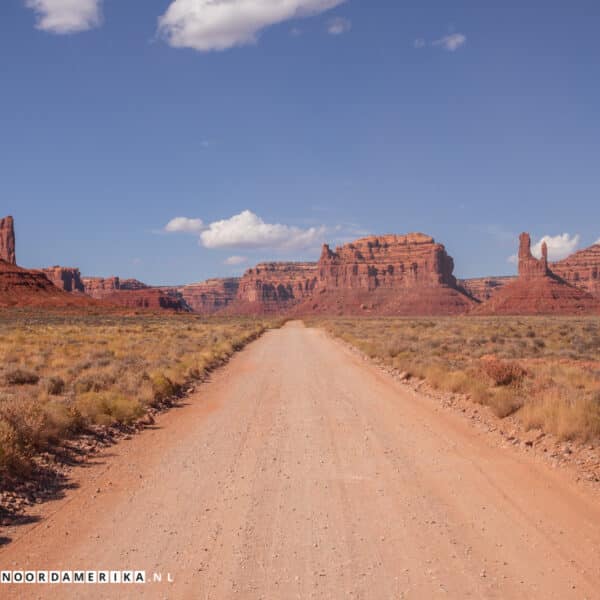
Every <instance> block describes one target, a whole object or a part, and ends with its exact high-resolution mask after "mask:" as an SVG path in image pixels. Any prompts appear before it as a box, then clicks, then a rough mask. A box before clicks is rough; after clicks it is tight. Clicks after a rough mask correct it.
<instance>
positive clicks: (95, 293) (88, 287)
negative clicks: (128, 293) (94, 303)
mask: <svg viewBox="0 0 600 600" xmlns="http://www.w3.org/2000/svg"><path fill="white" fill-rule="evenodd" d="M81 280H82V282H83V286H84V289H85V293H86V294H87V295H88V296H91V297H92V298H96V299H98V300H101V299H102V298H105V297H106V296H108V295H110V294H112V293H114V292H116V291H117V290H119V289H121V282H120V281H119V278H118V277H82V278H81Z"/></svg>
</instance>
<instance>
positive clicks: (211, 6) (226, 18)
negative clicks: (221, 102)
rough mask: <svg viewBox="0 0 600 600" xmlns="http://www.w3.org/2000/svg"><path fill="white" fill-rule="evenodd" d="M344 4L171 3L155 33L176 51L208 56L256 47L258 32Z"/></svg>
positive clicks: (309, 0) (300, 0) (298, 0)
mask: <svg viewBox="0 0 600 600" xmlns="http://www.w3.org/2000/svg"><path fill="white" fill-rule="evenodd" d="M345 1H346V0H173V1H172V2H171V4H170V5H169V7H168V8H167V11H166V12H165V14H164V15H162V16H161V17H160V18H159V20H158V31H159V33H160V34H161V35H163V36H164V37H165V39H166V40H167V42H168V43H169V44H170V45H171V46H174V47H176V48H194V49H195V50H199V51H203V52H207V51H210V50H225V49H227V48H232V47H234V46H242V45H245V44H252V43H255V42H256V40H257V39H258V35H259V33H260V32H261V30H263V29H265V28H266V27H269V26H270V25H275V24H276V23H282V22H284V21H288V20H290V19H295V18H301V17H308V16H312V15H317V14H320V13H323V12H325V11H327V10H330V9H331V8H334V7H336V6H338V5H340V4H342V3H343V2H345Z"/></svg>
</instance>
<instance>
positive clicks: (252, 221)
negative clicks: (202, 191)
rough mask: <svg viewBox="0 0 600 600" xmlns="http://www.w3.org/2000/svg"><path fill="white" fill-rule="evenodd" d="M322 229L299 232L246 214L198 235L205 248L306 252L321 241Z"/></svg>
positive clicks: (323, 232)
mask: <svg viewBox="0 0 600 600" xmlns="http://www.w3.org/2000/svg"><path fill="white" fill-rule="evenodd" d="M325 233H326V228H325V227H310V228H308V229H301V228H299V227H293V226H290V225H281V224H278V223H275V224H271V223H265V222H264V221H263V220H262V219H261V218H260V217H258V216H257V215H255V214H254V213H253V212H251V211H249V210H244V211H243V212H241V213H240V214H239V215H234V216H233V217H231V218H229V219H224V220H222V221H215V222H214V223H211V224H210V225H209V226H208V227H207V228H206V229H205V230H204V231H203V232H202V233H201V234H200V243H201V244H202V245H203V246H204V247H205V248H278V249H306V248H311V247H313V246H315V245H317V244H319V243H321V242H322V241H323V240H324V237H325Z"/></svg>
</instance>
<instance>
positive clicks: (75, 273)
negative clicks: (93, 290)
mask: <svg viewBox="0 0 600 600" xmlns="http://www.w3.org/2000/svg"><path fill="white" fill-rule="evenodd" d="M42 271H43V273H44V274H45V275H46V277H48V279H49V280H50V281H51V282H52V283H53V284H54V285H55V286H56V287H59V288H60V289H61V290H64V291H65V292H81V293H83V292H85V287H84V285H83V281H82V280H81V273H80V272H79V269H76V268H74V267H58V266H56V267H48V268H47V269H42Z"/></svg>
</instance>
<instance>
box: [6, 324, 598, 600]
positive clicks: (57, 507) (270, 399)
mask: <svg viewBox="0 0 600 600" xmlns="http://www.w3.org/2000/svg"><path fill="white" fill-rule="evenodd" d="M157 425H158V427H157V428H156V429H153V430H149V431H146V432H144V433H143V434H141V435H139V436H136V437H134V438H133V439H132V440H129V441H125V442H123V443H121V444H119V445H117V446H116V447H114V448H112V449H111V450H110V454H111V455H110V456H106V457H105V460H104V462H103V464H102V465H97V466H94V467H92V468H90V469H87V470H85V469H78V470H76V472H75V477H79V478H80V479H79V482H80V484H81V487H80V488H79V489H78V490H76V491H74V492H70V493H69V494H68V496H67V498H66V499H64V500H60V501H56V502H53V503H49V504H46V505H44V506H43V507H42V508H40V514H41V515H42V517H43V518H42V520H41V521H40V522H39V523H38V524H36V525H34V526H23V527H20V528H17V529H13V530H11V531H9V532H8V535H9V537H12V538H13V540H14V541H13V542H12V543H10V544H8V545H7V546H5V547H4V548H3V549H2V550H1V551H0V569H11V570H14V569H18V568H21V569H24V570H27V569H37V570H76V569H90V570H111V569H113V570H114V569H119V570H124V569H131V570H145V571H146V574H147V576H150V575H151V574H152V573H153V572H160V573H162V574H163V577H164V578H166V577H167V573H170V574H171V576H172V578H173V580H174V582H173V583H171V584H168V583H164V582H163V583H161V584H159V583H147V584H145V585H138V586H134V585H129V586H116V585H80V584H73V585H61V586H30V585H20V586H16V585H12V586H0V597H2V598H30V597H31V598H140V597H148V598H173V599H179V598H183V599H185V598H190V599H203V598H212V599H221V598H243V599H255V598H264V599H267V600H271V599H279V598H281V599H286V600H287V599H293V598H302V599H304V598H332V599H338V598H354V599H357V598H369V599H377V600H383V599H397V598H415V599H429V598H457V599H458V598H460V599H462V598H499V599H500V598H502V599H511V598H515V599H516V598H518V599H523V598H527V599H534V598H543V599H550V598H557V599H561V600H562V599H569V598H577V599H583V598H588V599H594V598H600V506H599V505H598V502H597V500H595V499H594V498H593V497H592V496H591V495H589V496H588V495H587V492H586V491H585V490H582V489H579V488H578V487H576V486H575V485H573V484H571V483H570V482H569V481H568V479H567V477H566V476H564V475H563V474H561V473H558V472H554V471H552V470H551V469H549V468H548V467H546V466H545V465H542V464H538V463H535V462H533V461H532V459H531V458H529V457H528V456H526V455H521V454H519V453H517V452H515V451H513V450H511V449H501V448H497V447H494V446H493V445H492V443H491V442H490V441H489V439H487V437H486V435H485V434H484V433H482V432H479V431H476V430H474V429H473V428H472V427H471V426H470V425H469V424H468V423H467V422H466V420H464V419H463V418H462V417H461V416H459V415H455V414H453V413H449V412H446V411H442V410H440V409H439V408H438V406H437V405H436V403H435V401H433V400H431V399H428V398H425V397H421V396H418V395H417V394H416V393H414V392H412V391H411V390H407V389H406V388H405V387H403V386H402V385H401V384H399V383H397V382H395V381H393V380H392V379H390V378H388V377H387V376H386V375H385V374H383V373H381V372H379V371H378V370H377V369H376V368H374V367H373V366H371V365H369V364H367V363H365V362H363V361H362V360H360V359H359V358H358V357H357V356H355V355H354V354H353V353H351V352H350V351H348V350H346V349H345V348H344V347H342V346H341V345H340V344H338V343H337V342H335V341H333V340H331V339H329V338H328V337H327V335H326V334H325V333H323V332H321V331H319V330H315V329H308V328H304V327H302V326H301V325H300V324H297V323H296V324H294V323H292V324H289V325H288V326H286V327H284V328H283V329H281V330H277V331H271V332H268V333H267V334H266V335H265V336H264V337H263V338H261V339H260V340H258V341H256V342H255V343H253V344H251V345H250V346H249V347H248V348H247V349H246V350H244V351H243V352H241V353H240V354H238V355H237V356H236V357H234V358H233V360H232V361H231V362H230V363H229V365H227V366H226V367H225V368H223V369H222V370H221V371H219V372H218V373H216V374H215V375H214V377H213V381H211V382H210V383H208V384H206V385H203V386H201V388H200V389H199V391H198V392H197V393H195V394H194V395H193V396H192V397H191V398H190V399H189V404H188V405H187V406H185V407H183V408H180V409H176V410H173V411H171V412H169V413H167V414H165V415H163V416H161V417H159V419H158V421H157ZM100 460H102V459H100Z"/></svg>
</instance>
